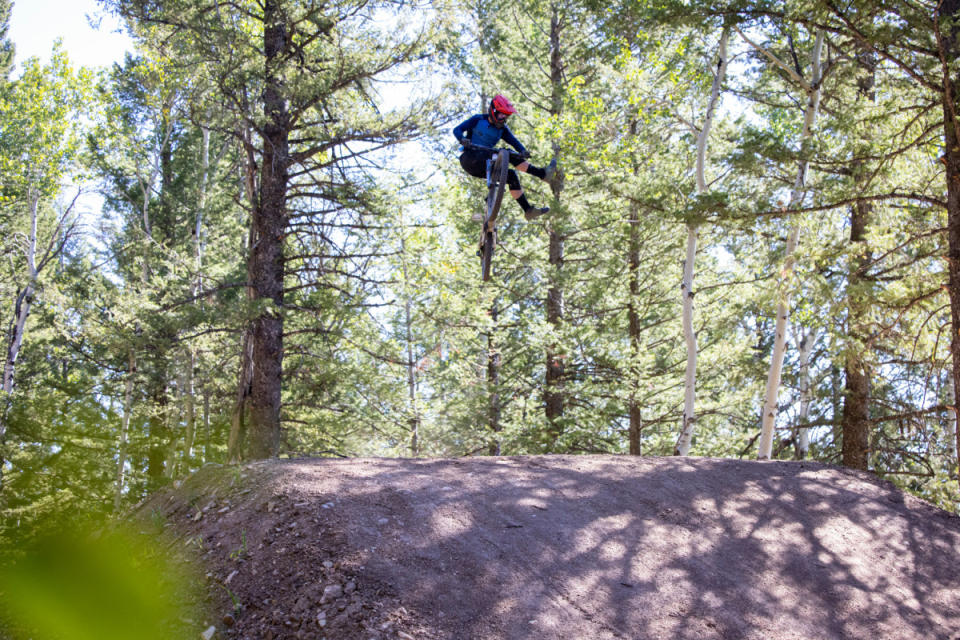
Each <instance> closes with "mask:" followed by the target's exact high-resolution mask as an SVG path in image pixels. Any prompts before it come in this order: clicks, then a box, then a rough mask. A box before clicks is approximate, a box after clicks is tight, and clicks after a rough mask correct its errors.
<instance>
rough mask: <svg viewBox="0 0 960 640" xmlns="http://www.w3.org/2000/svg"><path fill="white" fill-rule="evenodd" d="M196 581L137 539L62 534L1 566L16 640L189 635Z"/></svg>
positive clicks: (4, 616)
mask: <svg viewBox="0 0 960 640" xmlns="http://www.w3.org/2000/svg"><path fill="white" fill-rule="evenodd" d="M194 580H195V576H190V575H188V574H187V573H185V572H184V570H183V569H182V568H181V567H178V566H177V565H175V564H174V563H172V562H171V561H170V560H169V559H167V558H165V557H164V556H163V555H162V554H161V553H160V552H159V551H158V550H157V548H156V547H155V546H154V545H152V544H149V543H148V542H146V541H145V540H144V539H142V537H141V536H138V535H136V534H132V533H129V532H125V531H120V530H109V531H97V532H91V531H87V530H86V529H84V528H81V527H76V526H70V527H62V528H56V529H54V530H51V531H48V532H46V533H45V534H44V535H42V536H41V537H38V538H37V539H36V540H34V541H32V542H31V543H29V544H27V545H24V546H22V547H20V548H19V554H18V556H17V557H16V558H15V559H13V560H10V561H8V562H6V563H4V564H2V565H0V593H2V594H3V598H2V602H3V604H2V605H0V621H2V625H3V627H4V632H5V636H6V637H9V638H35V639H38V640H40V639H51V640H52V639H57V640H87V639H91V640H92V639H94V638H96V639H97V640H112V639H116V640H120V639H121V638H132V637H137V638H147V639H149V638H158V639H159V638H172V637H186V636H187V635H189V634H190V632H191V631H192V632H193V633H198V631H196V630H194V629H190V628H189V627H191V626H193V625H191V624H189V623H185V622H184V621H183V618H185V617H187V615H190V613H191V609H197V608H198V607H196V605H195V604H193V603H195V602H196V600H195V599H194V598H195V594H193V593H192V592H191V590H190V589H191V587H190V585H191V583H193V581H194ZM196 613H200V612H199V611H196Z"/></svg>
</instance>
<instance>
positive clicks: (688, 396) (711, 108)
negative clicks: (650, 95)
mask: <svg viewBox="0 0 960 640" xmlns="http://www.w3.org/2000/svg"><path fill="white" fill-rule="evenodd" d="M729 40H730V28H729V27H726V26H725V27H724V28H723V32H722V33H721V34H720V42H719V44H718V46H717V58H718V62H717V68H716V70H715V71H714V73H713V85H712V86H711V88H710V101H709V102H708V103H707V111H706V114H704V118H703V127H702V128H701V129H700V131H698V132H697V171H696V179H697V193H698V194H703V193H706V191H707V178H706V164H707V142H708V141H709V137H710V127H711V126H712V125H713V115H714V112H715V111H716V107H717V103H718V102H719V100H720V88H721V87H722V85H723V81H724V78H725V76H726V73H727V62H728V60H727V42H728V41H729ZM698 236H699V228H698V225H696V224H693V223H689V224H687V257H686V260H685V261H684V263H683V281H682V282H681V283H680V295H681V296H682V298H683V319H682V322H683V338H684V341H685V342H686V345H687V370H686V375H685V378H684V387H683V422H682V424H681V425H680V437H679V438H678V439H677V445H676V447H675V448H674V450H673V454H674V455H677V456H685V455H688V454H689V453H690V445H691V443H692V441H693V428H694V423H695V421H696V393H697V334H696V331H694V327H693V296H694V291H693V278H694V275H695V273H696V271H695V268H694V261H695V258H696V255H697V239H698Z"/></svg>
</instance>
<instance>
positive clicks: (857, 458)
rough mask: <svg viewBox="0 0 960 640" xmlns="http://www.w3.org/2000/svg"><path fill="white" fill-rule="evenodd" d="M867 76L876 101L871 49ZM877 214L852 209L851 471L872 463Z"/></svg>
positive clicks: (861, 183) (858, 167)
mask: <svg viewBox="0 0 960 640" xmlns="http://www.w3.org/2000/svg"><path fill="white" fill-rule="evenodd" d="M857 63H858V65H859V67H860V71H861V73H860V74H859V77H858V78H857V87H858V89H859V97H860V98H862V99H865V100H869V101H870V102H873V101H874V98H875V94H876V92H875V90H874V86H875V84H876V66H877V65H876V56H875V55H874V54H873V53H872V52H871V51H869V50H867V49H866V48H864V49H863V50H862V51H861V52H860V53H859V54H858V55H857ZM852 172H853V176H854V181H855V184H856V186H857V191H858V192H862V191H864V190H865V189H866V187H867V185H866V184H865V183H866V180H867V179H868V176H865V175H863V174H864V163H863V161H862V160H860V159H854V161H853V164H852ZM872 213H873V205H872V204H871V203H870V202H868V201H863V200H861V201H858V202H857V203H856V204H855V205H854V206H853V207H851V209H850V246H851V247H852V248H853V250H854V251H855V252H856V255H855V257H854V258H853V260H852V262H851V264H850V269H849V271H848V273H847V339H848V340H847V342H848V349H847V354H846V357H845V360H844V396H843V413H842V418H841V432H842V434H843V441H842V450H841V453H842V456H843V458H842V461H843V465H844V466H846V467H851V468H853V469H862V470H864V471H866V470H867V467H868V466H869V461H870V435H871V433H872V431H873V426H872V423H871V422H870V375H869V367H868V365H867V362H866V360H865V358H864V356H865V353H863V351H864V350H865V347H864V345H866V344H867V342H868V337H869V336H868V334H869V329H868V327H867V326H866V321H865V314H866V308H867V305H868V304H869V302H868V299H869V296H868V295H867V294H866V293H865V292H864V291H863V289H864V287H865V286H867V276H866V269H867V268H868V266H869V263H870V250H869V247H868V246H867V245H866V242H867V237H866V234H867V227H868V226H869V224H870V217H871V215H872Z"/></svg>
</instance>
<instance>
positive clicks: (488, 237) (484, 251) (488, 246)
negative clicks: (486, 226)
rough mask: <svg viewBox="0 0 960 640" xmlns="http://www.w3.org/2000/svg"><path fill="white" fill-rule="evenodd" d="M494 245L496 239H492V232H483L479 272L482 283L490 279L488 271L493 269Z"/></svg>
mask: <svg viewBox="0 0 960 640" xmlns="http://www.w3.org/2000/svg"><path fill="white" fill-rule="evenodd" d="M495 245H496V238H494V232H493V231H484V232H483V247H482V248H481V249H480V251H481V256H480V271H481V275H482V276H483V281H484V282H486V281H487V280H489V279H490V271H491V268H492V267H493V248H494V246H495Z"/></svg>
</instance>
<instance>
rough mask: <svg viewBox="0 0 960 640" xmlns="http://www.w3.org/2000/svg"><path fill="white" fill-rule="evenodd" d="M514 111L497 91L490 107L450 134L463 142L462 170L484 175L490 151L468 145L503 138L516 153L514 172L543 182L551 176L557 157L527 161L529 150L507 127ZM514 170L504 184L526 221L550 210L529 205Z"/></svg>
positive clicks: (485, 144) (490, 143) (512, 156)
mask: <svg viewBox="0 0 960 640" xmlns="http://www.w3.org/2000/svg"><path fill="white" fill-rule="evenodd" d="M516 112H517V110H516V109H515V108H514V106H513V105H512V104H510V101H509V100H507V99H506V98H505V97H503V96H502V95H499V94H498V95H496V96H494V98H493V100H491V101H490V108H489V110H488V111H487V113H486V114H483V113H478V114H477V115H475V116H471V117H470V118H467V119H466V120H464V121H463V122H461V123H460V124H458V125H457V126H456V127H455V128H454V129H453V135H454V137H455V138H456V139H457V142H459V143H460V144H463V145H464V151H463V153H462V154H460V166H462V167H463V170H464V171H466V172H467V173H468V174H470V175H471V176H474V177H475V178H486V177H487V159H488V158H489V157H490V152H489V151H482V150H480V149H474V148H471V146H470V145H477V146H481V147H487V148H493V146H494V145H496V144H497V143H498V142H500V140H501V139H502V140H503V141H504V142H506V143H507V144H509V145H510V146H511V147H513V148H514V149H516V151H515V152H514V151H511V152H510V164H511V165H513V166H514V167H516V169H517V171H523V172H524V173H529V174H530V175H532V176H535V177H537V178H540V179H541V180H543V181H545V182H546V181H548V180H550V179H551V178H552V177H553V174H554V173H555V172H556V170H557V160H556V158H554V159H553V160H551V161H550V164H549V165H547V166H546V167H535V166H533V165H532V164H530V163H529V162H528V161H527V158H529V157H530V152H529V151H527V149H526V148H525V147H524V146H523V145H522V144H521V143H520V141H519V140H517V139H516V137H514V135H513V133H512V132H511V131H510V128H509V127H507V118H509V117H510V116H511V115H513V114H515V113H516ZM517 171H514V170H513V169H510V171H509V172H508V173H507V185H508V186H509V187H510V195H511V196H513V199H514V200H516V201H517V204H519V205H520V208H521V209H523V215H524V217H525V218H526V219H527V220H533V219H534V218H536V217H537V216H542V215H543V214H545V213H547V212H548V211H550V207H533V206H531V205H530V203H529V202H528V201H527V196H525V195H524V194H523V187H521V186H520V178H519V176H517ZM475 217H478V216H475ZM481 219H482V218H481Z"/></svg>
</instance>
